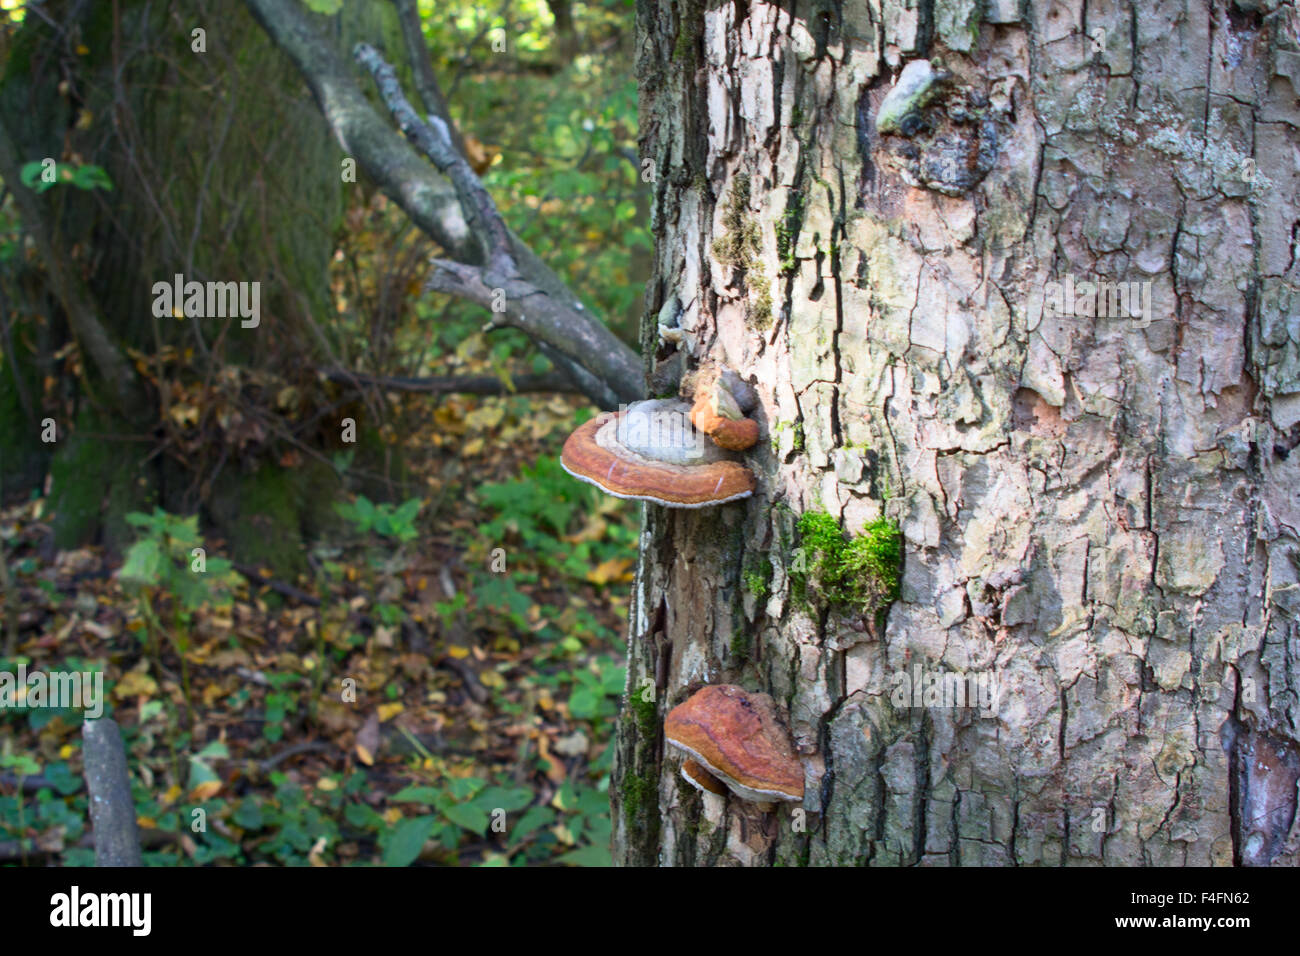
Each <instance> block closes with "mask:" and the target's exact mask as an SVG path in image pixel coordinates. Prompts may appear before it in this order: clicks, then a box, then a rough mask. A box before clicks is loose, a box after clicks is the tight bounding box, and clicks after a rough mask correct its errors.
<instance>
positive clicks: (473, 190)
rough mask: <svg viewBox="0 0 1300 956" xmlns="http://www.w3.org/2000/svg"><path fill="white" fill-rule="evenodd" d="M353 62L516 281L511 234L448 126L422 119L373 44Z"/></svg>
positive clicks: (491, 264) (499, 266)
mask: <svg viewBox="0 0 1300 956" xmlns="http://www.w3.org/2000/svg"><path fill="white" fill-rule="evenodd" d="M352 56H353V58H354V59H355V60H356V61H357V62H358V63H360V64H361V65H362V66H364V67H365V68H366V69H367V70H369V71H370V74H371V75H372V76H373V77H374V78H375V85H376V86H377V87H379V95H380V96H382V97H383V99H384V105H386V106H387V107H388V110H389V112H391V113H392V114H393V119H395V120H397V126H398V128H399V129H401V131H402V132H403V133H405V134H406V138H407V139H409V140H410V141H411V142H412V143H414V144H415V146H416V148H418V149H419V150H420V152H422V153H424V155H426V156H428V157H429V159H430V160H432V161H433V165H434V166H436V167H438V171H439V172H441V173H443V174H444V175H446V176H447V178H448V179H450V180H451V182H452V185H453V186H455V187H456V195H457V196H459V197H460V206H461V209H462V210H464V211H465V212H467V213H468V214H469V216H470V217H471V218H472V220H473V225H474V226H475V227H476V228H475V233H476V235H477V236H478V237H479V239H480V241H481V242H482V243H483V247H484V248H483V253H484V255H483V258H484V259H485V260H486V262H487V264H488V269H489V270H490V271H492V272H494V273H498V274H499V275H501V276H502V277H503V278H507V277H510V276H514V275H515V274H516V272H517V269H516V266H515V258H514V256H513V255H512V254H511V251H510V230H509V229H507V228H506V224H505V221H504V220H502V218H501V214H500V213H499V212H498V211H497V207H496V203H494V202H493V201H492V197H491V196H489V195H488V191H487V190H486V189H484V188H483V183H482V182H481V181H480V180H479V178H478V176H476V175H474V170H472V169H470V166H469V161H468V160H466V159H465V157H464V156H462V155H461V154H460V153H459V152H458V151H457V150H456V147H455V145H454V144H453V143H452V141H451V133H450V131H449V130H448V127H447V123H446V122H445V121H444V120H443V119H442V118H441V117H439V116H430V117H429V122H427V123H426V122H424V121H423V120H421V119H420V117H419V115H418V114H417V113H416V112H415V110H414V109H413V108H412V106H411V104H410V103H409V102H407V99H406V96H405V94H404V93H402V85H401V83H399V82H398V80H397V73H396V72H395V71H394V70H393V68H392V66H390V65H389V64H388V63H387V62H385V60H384V58H383V57H382V56H380V55H379V53H378V52H377V51H376V50H375V48H374V47H372V46H371V45H370V44H368V43H358V44H357V45H356V49H354V50H353V51H352Z"/></svg>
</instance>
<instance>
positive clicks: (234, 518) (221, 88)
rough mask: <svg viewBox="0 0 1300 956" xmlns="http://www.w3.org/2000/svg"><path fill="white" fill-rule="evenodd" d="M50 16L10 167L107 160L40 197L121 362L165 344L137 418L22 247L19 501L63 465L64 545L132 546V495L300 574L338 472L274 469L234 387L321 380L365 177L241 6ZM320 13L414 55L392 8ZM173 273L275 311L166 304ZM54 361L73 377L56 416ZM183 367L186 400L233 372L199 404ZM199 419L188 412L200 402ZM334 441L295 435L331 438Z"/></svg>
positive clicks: (178, 0) (16, 92)
mask: <svg viewBox="0 0 1300 956" xmlns="http://www.w3.org/2000/svg"><path fill="white" fill-rule="evenodd" d="M42 9H43V11H44V13H43V15H42V16H41V17H36V16H32V15H29V16H28V17H27V18H26V20H25V21H24V24H23V26H22V27H21V28H20V29H19V30H18V31H17V33H16V34H15V36H14V38H13V42H12V49H10V50H9V51H8V53H9V56H8V57H7V61H6V63H5V69H4V76H3V82H2V83H0V121H2V122H3V124H4V128H5V130H7V133H8V136H9V139H10V141H11V142H12V143H13V148H14V151H15V152H16V153H17V154H18V155H17V156H16V161H17V162H19V163H26V162H30V161H33V160H41V159H44V158H46V157H49V158H52V159H54V160H55V161H56V162H57V163H58V164H59V166H60V168H68V169H73V168H75V167H76V166H77V165H79V164H97V165H100V166H102V167H103V168H104V169H105V170H106V171H107V173H108V176H109V178H110V179H111V180H112V183H113V186H114V188H113V190H112V191H111V192H108V191H95V192H82V191H80V190H77V189H74V188H72V187H70V186H57V187H55V188H53V189H50V190H49V191H47V192H46V193H44V194H42V195H40V196H36V197H34V198H33V202H34V204H35V205H36V208H37V209H38V210H39V218H40V219H41V221H42V222H41V225H42V226H43V228H44V229H45V230H46V232H47V233H48V234H49V235H50V237H51V243H50V244H51V246H52V248H53V249H54V250H55V255H58V256H60V257H64V259H65V261H64V266H65V267H66V268H67V269H68V270H69V272H72V273H75V274H76V275H77V276H79V277H80V278H81V279H83V280H84V282H85V291H86V298H87V299H88V300H89V301H90V303H91V306H92V309H93V311H94V313H95V315H96V317H97V319H98V321H99V322H100V323H101V324H102V326H103V328H104V330H105V332H106V333H107V336H108V338H110V339H111V340H112V342H113V343H114V345H115V346H116V347H117V348H118V349H119V350H120V352H121V354H122V355H123V356H125V355H126V354H127V353H128V351H129V350H134V351H135V353H136V354H137V355H140V356H158V355H160V354H164V353H165V354H166V355H170V356H172V358H171V359H168V360H159V361H152V360H151V361H148V362H145V361H139V362H136V363H134V365H133V367H129V371H130V372H131V373H132V374H134V373H138V375H139V379H138V380H137V381H136V382H135V383H134V384H135V387H136V388H137V389H139V390H141V391H145V392H147V393H148V395H149V399H150V403H149V408H148V411H147V415H146V417H145V418H143V419H141V418H139V417H136V418H134V419H133V418H132V417H130V416H128V415H125V414H124V411H123V408H122V407H121V403H120V402H118V401H116V400H115V398H114V394H113V392H112V390H111V389H109V388H107V387H105V383H104V382H103V381H102V377H101V376H100V375H99V373H98V371H97V369H96V367H95V365H94V363H93V362H91V360H90V357H89V356H88V355H86V354H84V353H85V351H86V350H85V349H84V342H83V343H82V345H83V350H82V351H83V354H81V356H80V360H79V361H78V362H76V363H64V364H61V365H60V364H59V363H57V362H56V361H55V360H54V358H53V356H54V354H55V353H57V352H58V351H59V349H61V348H62V347H63V346H65V345H66V344H68V343H69V342H71V341H72V340H73V339H74V338H77V337H78V336H74V335H73V334H72V330H71V329H70V328H69V324H70V323H68V322H67V321H66V317H65V310H63V309H61V308H60V307H59V304H58V301H57V297H56V296H55V295H52V294H51V292H50V290H49V289H48V288H47V287H46V286H45V285H44V284H42V282H41V281H39V276H40V272H41V270H40V269H37V268H36V266H35V265H34V264H28V263H25V262H23V261H22V260H21V259H20V260H17V261H14V262H11V263H10V264H9V266H8V268H7V269H6V271H5V274H4V276H3V279H4V291H5V293H6V302H5V303H4V305H7V306H8V307H9V309H10V317H11V319H12V323H11V329H10V332H11V335H10V338H11V339H12V340H13V343H14V346H13V348H9V347H7V346H6V345H3V344H0V352H3V359H0V452H2V453H3V454H4V457H5V461H4V463H3V467H0V481H3V484H4V488H5V491H6V493H8V494H18V493H26V492H27V491H29V490H31V489H32V488H35V487H39V486H40V484H41V481H42V479H43V477H44V466H45V465H46V463H47V459H48V464H49V470H50V474H51V478H52V480H51V487H50V498H49V503H48V508H47V514H48V515H50V516H51V523H52V527H53V530H54V543H55V544H56V545H57V546H59V547H73V546H76V545H80V544H85V543H90V542H94V541H100V542H104V543H107V544H109V545H114V546H121V545H122V544H124V543H125V542H126V541H128V540H129V539H130V535H129V531H128V529H127V527H126V526H125V524H124V522H123V520H122V519H123V515H124V514H125V513H126V512H128V511H131V510H140V509H147V508H149V507H151V506H152V505H154V504H158V505H161V506H163V507H165V508H167V509H168V510H170V511H174V512H186V513H188V512H193V511H194V510H196V509H200V508H201V509H203V511H204V516H205V519H206V520H208V521H209V522H210V524H211V525H212V526H213V527H214V529H215V530H216V531H217V532H218V534H220V535H221V536H223V537H224V538H226V540H227V542H228V543H229V544H230V545H231V547H232V548H233V549H235V551H236V553H235V557H236V558H237V559H240V560H243V561H245V562H248V563H264V564H269V565H271V566H273V567H275V568H276V569H277V570H279V571H282V572H283V573H284V574H285V575H287V576H292V574H293V572H295V571H299V570H303V568H304V567H305V564H304V556H303V551H302V536H303V535H304V534H310V532H311V530H312V528H313V527H315V526H318V525H319V524H320V521H321V515H322V513H324V514H326V515H328V514H329V513H330V512H329V498H330V497H332V495H333V493H334V492H335V491H336V490H337V485H338V479H337V477H336V476H335V475H334V473H333V470H332V469H331V468H330V467H329V466H328V465H326V464H324V463H323V462H322V461H321V460H319V459H316V458H306V465H305V466H304V467H298V468H288V469H286V468H283V467H281V465H280V460H281V458H282V456H283V454H284V452H285V451H286V450H289V449H290V448H291V446H290V445H289V444H288V443H287V442H286V440H285V435H284V432H285V431H287V429H281V430H279V431H277V430H276V429H275V428H273V427H271V425H268V424H267V422H266V421H260V422H259V421H256V420H252V418H251V417H250V415H249V414H246V412H247V406H244V405H242V404H241V402H242V401H243V400H244V399H245V398H247V397H248V395H249V394H250V393H259V392H260V391H264V390H265V389H266V388H267V387H268V385H267V382H268V380H269V379H268V376H267V375H265V374H263V373H269V375H270V377H271V378H273V379H274V385H275V388H276V389H278V388H281V387H283V386H284V385H285V384H286V383H288V384H292V385H294V386H297V387H300V390H301V391H302V392H304V393H308V392H310V391H311V390H312V389H313V388H314V387H315V386H316V379H315V374H314V369H315V367H316V366H317V364H320V365H332V364H335V359H334V357H333V356H330V355H327V354H323V353H324V352H325V351H326V350H327V349H328V348H330V347H336V346H337V338H335V337H334V336H333V332H332V330H331V328H330V325H331V320H332V318H333V316H334V314H335V313H334V310H333V308H332V304H331V299H330V294H329V287H328V281H327V274H326V269H327V266H328V263H329V260H330V257H331V255H332V254H333V251H334V248H335V238H336V232H337V230H338V228H340V226H341V224H342V213H343V200H344V190H345V189H349V188H350V189H357V188H364V186H358V185H355V177H350V179H349V182H348V183H345V182H344V177H343V175H342V170H343V167H342V164H341V163H342V159H343V154H342V152H341V151H340V149H339V148H338V146H337V144H335V143H334V142H333V141H332V140H331V137H330V133H329V130H328V127H327V126H326V125H325V124H324V123H323V122H322V121H321V117H320V113H319V110H318V109H317V107H316V105H315V103H314V102H313V101H312V99H311V96H310V94H309V93H308V91H307V89H306V87H305V86H304V85H303V83H302V80H301V77H300V76H299V74H298V72H297V71H296V70H295V68H294V67H293V65H292V64H291V63H290V62H288V61H287V59H286V58H285V57H283V56H282V55H281V54H280V53H279V52H278V51H277V50H276V49H275V47H274V45H273V44H272V43H271V41H270V39H269V38H268V37H267V36H266V34H265V33H264V32H263V30H262V29H261V28H260V27H259V26H258V24H257V23H256V22H255V21H254V20H253V18H252V17H251V16H250V15H249V14H248V12H247V11H246V9H245V8H244V6H243V5H242V4H231V3H217V2H211V0H171V2H168V3H162V4H157V3H144V2H135V0H130V2H124V3H121V4H117V5H114V4H107V3H93V4H87V3H74V2H56V3H49V4H45V5H44V6H43V7H42ZM317 22H318V23H319V24H320V25H321V26H322V28H323V29H328V30H332V41H333V42H336V43H337V44H338V47H339V49H341V50H346V49H348V47H349V45H350V44H351V43H352V42H353V41H354V40H356V39H358V38H364V39H368V40H371V41H376V42H378V41H381V40H382V41H383V42H385V43H386V45H387V46H388V47H390V48H392V49H393V50H394V51H398V52H400V50H401V35H400V32H399V30H398V26H397V19H396V12H395V10H394V8H393V6H392V4H391V3H389V2H387V0H366V2H364V3H355V4H349V5H348V7H347V10H346V11H345V12H344V13H342V14H341V15H339V16H337V17H334V18H331V19H329V20H326V19H324V18H317ZM200 34H201V35H200ZM398 62H399V63H400V62H402V61H401V59H400V58H398ZM7 185H9V187H10V188H11V189H24V188H25V187H21V186H19V184H18V183H17V182H13V183H8V184H7ZM27 218H28V217H26V216H24V220H26V219H27ZM24 225H25V227H26V228H27V229H28V230H31V229H32V228H33V224H32V223H30V222H26V221H25V222H24ZM44 271H45V272H46V273H49V271H50V270H49V268H48V263H45V270H44ZM178 274H179V275H182V276H184V278H185V280H186V281H191V280H197V281H199V282H208V281H215V282H242V283H253V282H256V283H258V284H259V286H260V296H259V311H260V317H259V318H260V321H259V322H258V324H257V325H256V326H255V327H244V326H243V324H242V323H241V317H238V316H235V317H230V316H227V317H214V316H209V317H194V318H188V319H185V320H183V321H176V320H175V319H173V318H171V317H165V318H161V319H160V318H157V317H155V316H154V314H153V305H154V298H155V292H154V284H155V283H157V282H160V281H163V282H171V281H172V280H173V278H174V277H175V276H176V275H178ZM33 275H35V278H33ZM177 305H179V303H177ZM322 342H325V343H328V344H326V345H322ZM64 354H67V353H64ZM178 363H179V364H180V365H181V366H184V370H183V371H182V372H178V371H177V367H176V366H177V364H178ZM47 376H50V377H51V380H55V381H59V382H60V383H61V384H60V385H59V388H58V390H57V391H58V394H57V395H52V396H46V398H48V399H51V400H50V401H48V402H47V403H46V407H45V408H44V409H42V408H41V399H42V393H41V390H40V385H41V382H42V380H43V379H44V378H46V377H47ZM185 376H188V380H187V381H188V384H189V385H190V386H191V387H192V390H193V392H194V393H199V392H203V391H204V390H206V389H208V388H209V387H210V386H212V384H213V383H214V382H215V383H221V389H224V392H223V394H224V396H225V398H226V399H227V400H228V403H229V404H228V407H227V408H226V409H225V410H224V411H223V410H219V409H216V408H212V407H209V406H206V405H205V406H204V407H202V408H198V409H193V408H190V409H187V408H186V407H184V406H186V404H187V403H189V402H191V401H192V399H190V398H187V397H186V396H185V395H183V394H179V393H178V392H177V390H175V388H174V387H170V386H164V385H160V381H159V380H160V379H161V380H165V381H170V382H175V381H176V380H178V379H180V378H184V377H185ZM146 381H147V382H148V384H146ZM219 390H220V389H219ZM273 394H274V392H273ZM55 406H58V408H57V409H56V408H55ZM232 409H234V412H235V413H234V414H233V415H232V414H231V410H232ZM69 410H71V411H69ZM195 412H197V414H198V416H199V417H198V418H197V419H193V418H191V419H187V418H186V417H185V416H186V414H194V413H195ZM47 414H50V415H53V416H54V417H55V418H56V420H57V428H58V441H57V442H56V443H54V444H52V445H50V444H42V443H41V441H40V440H39V438H38V436H39V435H40V420H41V419H42V418H43V417H45V415H47ZM277 415H278V412H277ZM266 417H267V418H268V419H274V418H275V417H276V415H270V416H266ZM65 418H66V419H67V420H64V419H65ZM214 421H218V422H219V425H214ZM232 422H233V424H232ZM272 424H274V423H273V422H272ZM358 425H359V427H360V429H361V434H362V436H363V438H365V437H370V436H371V435H373V434H377V429H378V423H376V422H373V421H367V420H365V419H364V417H363V418H361V419H359V420H358ZM187 427H188V428H191V429H196V430H198V431H201V433H202V434H203V435H204V436H205V440H203V441H196V440H194V437H193V436H194V434H195V432H194V431H190V432H188V433H187V431H186V429H187ZM321 430H322V432H324V431H325V429H324V427H323V426H322V429H321ZM337 432H338V429H337V428H334V433H335V438H337ZM214 436H219V437H214ZM328 438H329V436H328V435H326V436H325V437H324V438H321V436H319V435H315V434H308V435H305V436H301V441H302V442H304V443H315V444H317V445H323V446H324V448H323V449H322V450H324V451H328V450H329V447H330V445H329V441H328ZM160 446H164V447H165V450H164V452H163V453H162V454H159V447H160ZM11 452H12V455H11V454H10V453H11ZM298 457H300V458H302V457H303V456H301V455H299V456H298ZM367 461H368V460H367Z"/></svg>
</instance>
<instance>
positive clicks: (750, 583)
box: [743, 558, 772, 601]
mask: <svg viewBox="0 0 1300 956" xmlns="http://www.w3.org/2000/svg"><path fill="white" fill-rule="evenodd" d="M747 565H748V566H747V567H746V568H745V570H744V572H743V577H744V579H745V590H747V591H748V592H749V593H750V594H752V595H753V596H754V599H755V600H756V601H761V600H763V598H765V597H767V596H768V594H769V593H771V590H770V589H771V583H772V562H771V561H770V560H769V559H767V558H762V559H761V560H754V561H750V562H747Z"/></svg>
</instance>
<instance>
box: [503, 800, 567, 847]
mask: <svg viewBox="0 0 1300 956" xmlns="http://www.w3.org/2000/svg"><path fill="white" fill-rule="evenodd" d="M554 820H555V811H554V810H552V809H551V808H550V807H529V808H528V809H527V810H526V811H525V812H524V815H523V816H522V817H520V818H519V820H518V822H516V823H515V824H514V825H513V826H511V827H510V840H509V842H508V843H507V844H506V846H510V847H513V846H514V845H515V844H517V843H518V842H519V841H520V840H522V839H523V838H524V837H526V836H528V834H530V833H532V832H533V831H535V830H540V829H541V828H542V827H544V826H549V825H550V824H551V823H552V822H553V821H554Z"/></svg>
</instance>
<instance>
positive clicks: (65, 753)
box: [59, 744, 73, 760]
mask: <svg viewBox="0 0 1300 956" xmlns="http://www.w3.org/2000/svg"><path fill="white" fill-rule="evenodd" d="M72 753H73V747H72V744H64V745H63V746H62V747H60V748H59V759H61V760H67V759H68V758H69V757H71V756H72Z"/></svg>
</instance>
